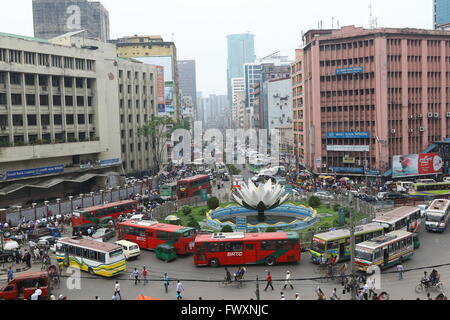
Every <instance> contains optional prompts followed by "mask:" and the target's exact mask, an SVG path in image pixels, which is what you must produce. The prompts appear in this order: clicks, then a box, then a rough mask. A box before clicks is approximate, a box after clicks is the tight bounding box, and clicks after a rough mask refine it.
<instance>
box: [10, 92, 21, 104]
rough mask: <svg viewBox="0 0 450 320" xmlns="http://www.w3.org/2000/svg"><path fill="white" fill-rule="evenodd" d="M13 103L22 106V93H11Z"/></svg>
mask: <svg viewBox="0 0 450 320" xmlns="http://www.w3.org/2000/svg"><path fill="white" fill-rule="evenodd" d="M11 104H12V105H13V106H21V105H22V95H21V94H19V93H12V94H11Z"/></svg>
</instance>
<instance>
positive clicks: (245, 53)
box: [227, 33, 256, 103]
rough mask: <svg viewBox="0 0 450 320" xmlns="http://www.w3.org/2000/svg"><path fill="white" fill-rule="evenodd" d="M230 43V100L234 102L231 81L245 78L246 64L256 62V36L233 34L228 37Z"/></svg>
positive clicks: (228, 78)
mask: <svg viewBox="0 0 450 320" xmlns="http://www.w3.org/2000/svg"><path fill="white" fill-rule="evenodd" d="M227 41H228V69H227V84H228V99H229V102H230V103H231V102H232V93H231V79H233V78H243V77H244V64H246V63H252V62H255V60H256V55H255V36H254V35H253V34H250V33H245V34H232V35H229V36H227Z"/></svg>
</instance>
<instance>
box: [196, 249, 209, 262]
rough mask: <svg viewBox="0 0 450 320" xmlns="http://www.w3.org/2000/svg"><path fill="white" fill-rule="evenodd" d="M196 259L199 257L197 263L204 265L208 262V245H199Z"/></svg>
mask: <svg viewBox="0 0 450 320" xmlns="http://www.w3.org/2000/svg"><path fill="white" fill-rule="evenodd" d="M196 259H197V264H202V265H206V264H208V261H206V246H205V245H202V246H200V247H197V254H196Z"/></svg>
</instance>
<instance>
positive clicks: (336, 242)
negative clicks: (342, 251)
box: [328, 241, 339, 249]
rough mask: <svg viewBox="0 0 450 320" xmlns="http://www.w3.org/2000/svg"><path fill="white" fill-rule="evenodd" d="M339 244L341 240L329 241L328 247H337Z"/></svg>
mask: <svg viewBox="0 0 450 320" xmlns="http://www.w3.org/2000/svg"><path fill="white" fill-rule="evenodd" d="M338 246H339V241H331V242H328V249H336V248H337V247H338Z"/></svg>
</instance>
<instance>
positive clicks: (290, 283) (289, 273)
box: [283, 271, 294, 290]
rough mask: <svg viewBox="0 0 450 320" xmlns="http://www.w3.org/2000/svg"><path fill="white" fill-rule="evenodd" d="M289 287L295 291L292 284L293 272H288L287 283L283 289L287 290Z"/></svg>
mask: <svg viewBox="0 0 450 320" xmlns="http://www.w3.org/2000/svg"><path fill="white" fill-rule="evenodd" d="M288 285H290V286H291V289H292V290H294V286H293V285H292V282H291V272H290V271H286V281H285V282H284V288H283V289H286V287H287V286H288Z"/></svg>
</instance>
